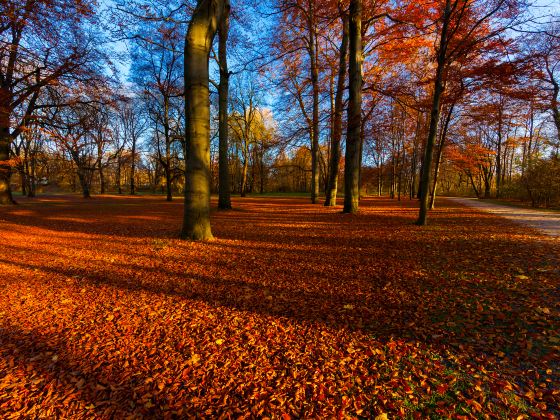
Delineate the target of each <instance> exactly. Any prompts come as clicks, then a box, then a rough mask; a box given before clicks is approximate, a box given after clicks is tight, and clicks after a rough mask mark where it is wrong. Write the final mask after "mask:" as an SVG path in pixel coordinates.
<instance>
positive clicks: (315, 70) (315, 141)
mask: <svg viewBox="0 0 560 420" xmlns="http://www.w3.org/2000/svg"><path fill="white" fill-rule="evenodd" d="M308 24H309V48H308V51H309V59H310V61H311V86H312V89H313V119H312V127H311V203H313V204H317V200H318V198H319V65H318V55H319V53H318V51H317V28H316V24H315V1H314V0H313V1H312V2H311V10H310V11H309V22H308Z"/></svg>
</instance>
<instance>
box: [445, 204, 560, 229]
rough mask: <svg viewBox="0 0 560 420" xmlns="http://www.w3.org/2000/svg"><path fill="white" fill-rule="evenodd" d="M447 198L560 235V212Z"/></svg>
mask: <svg viewBox="0 0 560 420" xmlns="http://www.w3.org/2000/svg"><path fill="white" fill-rule="evenodd" d="M446 199H447V200H450V201H453V202H455V203H460V204H464V205H465V206H469V207H476V208H478V209H480V210H482V211H485V212H489V213H494V214H497V215H500V216H502V217H505V218H506V219H510V220H513V221H515V222H517V223H519V224H521V225H525V226H529V227H532V228H534V229H537V230H539V231H541V232H543V233H544V234H546V235H550V236H560V214H559V213H552V212H546V211H541V210H533V209H524V208H516V207H510V206H504V205H500V204H495V203H488V202H485V201H481V200H478V199H476V198H458V197H446Z"/></svg>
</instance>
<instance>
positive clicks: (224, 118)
mask: <svg viewBox="0 0 560 420" xmlns="http://www.w3.org/2000/svg"><path fill="white" fill-rule="evenodd" d="M218 26H219V27H218V37H219V45H218V56H219V61H220V84H219V86H218V96H219V99H218V101H219V123H218V124H219V128H218V131H219V156H218V166H219V168H218V172H219V175H218V178H219V184H218V208H219V209H222V210H228V209H231V180H230V175H229V161H228V140H229V139H228V136H229V132H228V130H229V127H228V102H229V76H230V74H229V70H228V62H227V41H228V34H229V4H226V5H225V7H224V12H223V16H222V19H221V20H220V23H219V25H218Z"/></svg>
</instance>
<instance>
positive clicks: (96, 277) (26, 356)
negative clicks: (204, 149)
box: [0, 196, 560, 419]
mask: <svg viewBox="0 0 560 420" xmlns="http://www.w3.org/2000/svg"><path fill="white" fill-rule="evenodd" d="M234 206H235V210H233V211H227V212H215V213H214V214H213V218H212V221H213V230H214V234H215V236H216V237H217V240H215V241H213V242H210V243H192V242H186V241H181V240H179V239H178V232H179V230H180V227H181V216H182V203H181V202H180V200H177V201H176V202H173V203H166V202H165V201H163V199H162V198H161V197H134V198H130V197H129V198H119V197H107V196H105V197H103V198H96V199H93V200H88V201H83V200H81V199H79V198H75V197H61V196H56V197H51V198H48V197H47V198H41V199H37V200H27V199H21V201H20V205H19V206H15V207H4V208H0V241H1V242H0V243H1V249H2V253H1V256H0V418H6V419H9V418H21V417H22V416H27V417H30V418H36V417H45V418H47V417H49V418H53V417H55V418H127V417H129V416H130V418H154V417H155V418H177V417H179V418H181V417H183V418H184V417H192V416H195V415H197V416H199V417H207V418H220V417H222V418H228V417H238V416H245V417H249V416H252V417H267V416H268V417H271V418H284V419H288V418H302V417H306V418H308V417H317V418H331V417H335V416H338V417H339V418H375V417H376V416H379V415H382V414H383V413H386V414H387V415H388V418H394V417H408V418H428V417H432V418H451V417H457V418H471V417H479V418H484V417H486V416H488V415H490V416H497V417H501V418H528V417H530V416H533V417H549V418H555V417H557V416H559V415H560V411H559V404H560V380H559V374H560V369H559V368H560V363H559V362H560V316H559V315H560V298H559V293H558V290H560V289H559V287H560V272H559V262H558V257H559V256H560V243H559V241H558V239H554V238H547V237H544V236H541V235H539V234H537V233H536V232H534V231H531V230H528V229H525V228H521V227H518V226H516V225H514V224H512V223H511V222H509V221H507V220H504V219H500V218H498V217H496V216H494V215H490V214H482V213H479V212H477V211H476V210H474V209H467V208H463V207H460V206H458V205H450V204H448V205H447V206H446V203H445V202H442V204H441V205H440V208H438V209H437V210H435V211H434V212H433V213H432V214H431V220H430V222H431V224H430V225H429V226H427V227H425V228H420V227H417V226H415V225H414V224H413V222H414V220H415V217H416V214H417V210H416V208H415V207H416V202H415V201H404V202H401V203H398V202H395V201H390V200H387V199H366V200H364V201H363V203H362V208H361V212H360V214H359V215H357V216H352V215H343V214H341V213H340V208H336V209H331V208H324V207H323V206H320V205H317V206H312V205H310V204H309V203H308V200H307V199H304V198H280V197H278V198H275V197H268V198H246V199H240V198H235V199H234ZM380 418H382V417H380Z"/></svg>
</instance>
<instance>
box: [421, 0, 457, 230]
mask: <svg viewBox="0 0 560 420" xmlns="http://www.w3.org/2000/svg"><path fill="white" fill-rule="evenodd" d="M450 17H451V0H446V3H445V11H444V16H443V26H442V29H441V37H440V43H439V51H438V57H437V70H436V78H435V81H434V97H433V99H432V110H431V113H430V129H429V131H428V139H427V141H426V150H425V152H424V163H423V164H422V178H421V179H420V212H419V215H418V220H417V222H416V224H417V225H418V226H425V225H427V224H428V199H429V197H430V180H431V177H432V160H433V157H434V144H435V142H436V136H437V129H438V123H439V114H440V103H441V96H442V95H443V90H444V85H443V71H444V66H445V64H446V54H447V37H448V30H449V20H450Z"/></svg>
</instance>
